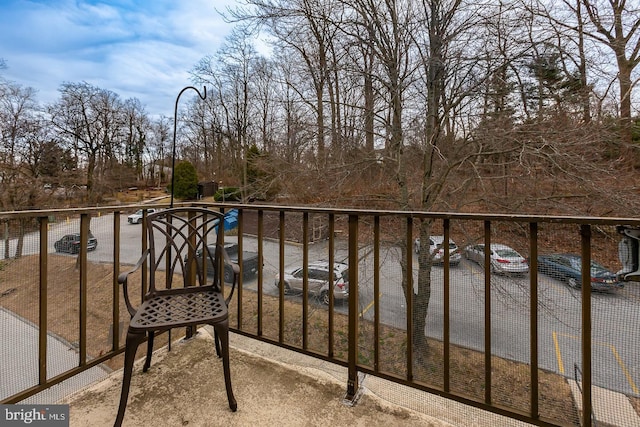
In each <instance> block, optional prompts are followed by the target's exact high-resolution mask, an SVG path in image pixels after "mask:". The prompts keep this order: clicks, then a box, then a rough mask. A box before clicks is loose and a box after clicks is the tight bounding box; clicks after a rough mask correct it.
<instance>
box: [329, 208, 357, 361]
mask: <svg viewBox="0 0 640 427" xmlns="http://www.w3.org/2000/svg"><path fill="white" fill-rule="evenodd" d="M335 227H336V224H335V216H334V214H329V248H328V251H329V274H330V277H331V276H332V275H333V264H334V263H335V258H336V254H335V230H336V229H335ZM330 280H331V279H330ZM349 292H351V289H349ZM333 297H334V295H333V292H329V312H328V319H327V321H328V325H327V326H328V335H329V336H328V338H329V339H328V342H327V347H328V348H327V353H328V356H329V357H333V356H334V340H333V334H334V323H333V321H334V319H333V304H334V301H333Z"/></svg>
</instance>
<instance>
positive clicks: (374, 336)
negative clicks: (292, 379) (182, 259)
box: [0, 203, 640, 425]
mask: <svg viewBox="0 0 640 427" xmlns="http://www.w3.org/2000/svg"><path fill="white" fill-rule="evenodd" d="M197 205H198V206H206V207H209V208H211V209H216V210H218V209H219V210H222V211H223V212H229V211H230V210H231V209H236V210H237V211H234V213H235V214H234V217H233V222H232V223H231V222H230V223H229V224H227V227H228V228H229V229H228V230H227V232H226V235H225V240H226V241H228V242H234V243H237V245H238V258H239V259H238V262H239V264H240V266H241V278H240V282H239V287H238V290H237V296H235V297H234V300H233V302H232V303H231V307H230V309H231V310H232V312H233V318H232V321H231V327H232V329H233V330H234V331H235V332H237V333H239V334H242V335H246V336H249V337H252V338H255V339H258V340H261V341H264V342H268V343H271V344H273V345H277V346H281V347H285V348H288V349H291V350H295V351H297V352H300V353H304V354H306V355H311V356H314V357H317V358H320V359H324V360H327V361H331V362H334V363H337V364H340V365H343V366H346V367H347V368H348V378H346V379H345V380H346V397H347V399H350V398H353V397H354V396H355V395H356V392H357V390H358V388H359V386H360V384H359V378H361V377H360V376H361V375H363V374H364V375H374V376H378V377H381V378H384V379H387V380H391V381H395V382H397V383H400V384H404V385H408V386H410V387H414V388H416V389H419V390H423V391H427V392H430V393H435V394H438V395H440V396H444V397H447V398H450V399H454V400H456V401H459V402H463V403H465V404H468V405H472V406H475V407H479V408H482V409H486V410H488V411H491V412H494V413H498V414H502V415H506V416H509V417H512V418H515V419H518V420H523V421H527V422H530V423H533V424H538V425H559V424H560V425H563V424H566V425H572V424H574V425H575V424H580V423H581V424H583V425H592V423H594V422H596V420H595V419H594V414H593V390H595V389H597V388H602V389H606V390H611V391H614V392H616V393H619V394H622V395H624V396H626V397H627V398H628V399H630V401H632V402H637V401H638V399H639V398H640V394H639V392H638V385H637V384H638V382H639V381H640V377H639V376H640V354H638V351H637V342H638V341H639V340H640V328H638V319H637V313H638V308H639V306H640V291H639V288H640V284H638V283H636V282H626V283H620V284H615V283H607V282H608V281H609V279H608V278H603V277H601V276H600V272H598V268H599V267H598V266H597V265H595V264H592V261H597V262H598V263H599V264H602V265H603V266H605V267H606V268H608V269H609V270H610V271H612V272H613V273H616V272H617V271H618V270H620V269H621V268H622V267H621V265H620V261H619V258H620V256H619V255H620V253H619V250H620V248H619V245H620V242H621V238H622V236H621V235H620V233H619V227H620V226H628V227H640V220H637V219H632V218H587V217H549V216H518V215H481V214H477V215H474V214H456V213H428V212H405V211H376V210H343V209H322V208H296V207H281V206H255V205H230V204H215V205H208V204H202V203H198V204H197ZM151 207H153V208H163V207H166V206H162V205H157V206H151V205H144V206H143V205H136V206H118V207H104V208H88V209H66V210H49V211H23V212H4V213H0V224H2V225H3V231H2V233H3V234H2V237H3V239H2V244H1V245H0V314H3V316H10V317H11V322H23V323H24V324H25V325H30V326H31V327H33V328H34V329H35V331H36V333H35V335H34V336H33V338H29V337H28V336H27V335H25V334H20V332H19V331H17V330H16V331H14V332H15V333H16V334H18V335H17V336H13V335H12V336H8V337H4V340H7V341H10V345H13V344H17V343H18V341H21V344H25V342H23V341H27V343H26V345H27V347H28V350H25V351H26V352H27V353H28V354H23V357H21V358H23V359H26V360H30V361H31V362H29V363H30V365H29V364H28V365H29V366H30V368H29V369H30V372H29V373H28V374H27V375H25V374H24V373H20V374H17V373H15V372H13V371H12V368H11V366H13V365H12V363H13V361H12V360H3V361H2V365H3V366H5V369H6V370H7V372H2V377H3V381H5V378H6V379H7V380H6V383H7V386H6V387H4V388H3V389H2V392H3V395H0V400H1V401H2V403H15V402H20V401H25V400H27V401H28V399H33V398H35V396H37V395H38V393H42V392H43V391H44V390H47V389H50V388H55V387H54V386H56V385H58V384H61V383H64V382H65V381H67V380H69V379H71V378H73V377H78V376H79V375H80V374H82V373H86V372H87V371H89V370H91V369H95V368H96V367H98V366H101V367H103V366H106V367H108V368H110V369H116V368H118V367H119V363H120V358H119V357H118V356H119V355H120V353H122V351H123V340H122V339H121V333H122V331H123V330H126V325H127V322H128V318H127V317H128V316H127V313H126V310H123V307H122V296H121V291H120V289H119V287H118V284H117V276H118V274H119V272H120V271H122V270H124V269H126V268H127V266H128V265H130V264H133V263H134V262H135V261H136V260H137V258H138V256H139V254H140V253H141V251H142V250H144V249H145V248H146V246H147V244H148V242H147V241H146V237H145V236H146V233H144V225H136V224H129V223H128V222H127V221H126V219H124V218H123V216H125V215H128V214H129V213H133V212H134V211H136V210H137V209H139V208H151ZM71 234H77V239H76V240H75V241H74V243H73V244H71V246H64V236H67V235H71ZM94 237H95V238H96V239H97V242H98V243H97V248H95V249H93V248H92V247H91V245H90V241H91V239H92V238H94ZM444 242H450V244H445V243H444ZM498 244H503V245H507V246H509V247H510V248H512V249H515V250H516V251H517V252H519V253H520V254H521V255H522V256H523V258H524V259H525V261H524V262H523V261H522V260H519V261H517V262H516V260H515V259H514V258H513V257H511V258H509V257H503V258H501V259H500V260H498V258H500V256H499V255H495V257H494V259H492V254H491V252H490V250H489V248H497V247H498V246H497V245H498ZM478 245H484V246H478ZM474 248H475V249H476V250H475V253H474V252H473V250H474ZM477 248H481V249H480V250H479V251H478V249H477ZM88 249H93V250H88ZM65 251H68V252H69V253H66V252H65ZM76 251H77V253H76ZM565 253H572V254H574V255H576V257H575V258H573V261H572V262H574V265H573V266H571V265H569V266H567V267H568V268H573V269H577V271H578V275H577V276H575V277H574V278H573V280H572V279H571V276H570V273H567V272H566V271H564V270H562V271H561V270H560V269H559V267H558V268H556V267H551V266H550V265H549V264H547V260H548V258H549V257H548V256H547V255H557V254H565ZM478 254H480V255H481V258H478ZM16 255H18V256H17V257H16ZM635 256H637V254H636V255H635ZM253 257H257V259H258V263H257V271H248V270H249V267H247V266H248V265H249V264H248V263H247V262H246V261H247V260H248V258H253ZM474 259H475V261H474ZM575 260H577V261H575ZM576 262H577V264H575V263H576ZM251 270H253V268H251ZM330 271H331V272H330ZM329 277H332V280H331V281H333V283H330V281H329V280H328V278H329ZM622 285H624V287H622ZM139 287H140V295H142V294H143V293H144V291H145V287H146V282H145V277H144V275H143V274H142V275H140V278H139ZM4 318H5V317H0V322H2V321H3V320H2V319H4ZM16 319H17V320H16ZM12 324H13V323H12ZM20 324H22V323H20ZM4 329H5V330H7V328H4ZM176 333H180V332H179V331H177V332H176ZM167 339H168V338H167ZM11 340H14V342H13V343H11ZM166 341H167V340H166V339H165V342H166ZM59 342H62V343H64V344H65V345H67V346H68V347H69V348H70V349H73V350H74V353H73V354H74V359H73V360H72V362H61V361H60V360H57V356H56V355H55V354H54V352H53V350H52V347H53V346H54V344H55V345H58V343H59ZM162 344H163V343H162V340H159V342H158V345H162ZM14 357H15V356H14ZM21 362H24V360H22V361H21ZM54 365H55V367H54ZM574 367H575V369H574ZM574 372H580V376H579V377H578V375H574ZM18 376H20V378H21V379H20V380H18V379H17V377H18ZM574 385H575V386H576V387H574ZM575 390H579V391H578V392H577V394H576V392H575ZM638 407H640V405H638ZM577 408H580V410H579V409H577Z"/></svg>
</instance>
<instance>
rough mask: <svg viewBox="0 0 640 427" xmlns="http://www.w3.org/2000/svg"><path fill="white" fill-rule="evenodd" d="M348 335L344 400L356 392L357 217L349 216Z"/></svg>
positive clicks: (350, 398)
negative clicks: (346, 377)
mask: <svg viewBox="0 0 640 427" xmlns="http://www.w3.org/2000/svg"><path fill="white" fill-rule="evenodd" d="M348 317H349V333H348V341H349V347H348V356H347V359H348V360H347V364H348V379H347V394H346V396H345V400H349V401H353V400H354V399H355V397H356V393H357V391H358V215H349V314H348Z"/></svg>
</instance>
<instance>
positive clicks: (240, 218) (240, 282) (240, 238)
mask: <svg viewBox="0 0 640 427" xmlns="http://www.w3.org/2000/svg"><path fill="white" fill-rule="evenodd" d="M243 212H244V210H243V209H238V265H239V266H240V277H238V288H237V291H236V292H238V298H236V303H237V305H236V310H237V322H238V329H240V330H242V300H243V298H242V295H243V289H244V274H245V272H244V268H243V267H242V265H243V264H244V262H242V258H243V254H244V248H243V246H244V221H243Z"/></svg>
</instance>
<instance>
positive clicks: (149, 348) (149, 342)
mask: <svg viewBox="0 0 640 427" xmlns="http://www.w3.org/2000/svg"><path fill="white" fill-rule="evenodd" d="M155 335H156V334H155V332H154V331H149V339H148V340H147V358H146V359H145V361H144V366H143V367H142V372H147V371H148V370H149V366H151V356H152V355H153V338H154V337H155Z"/></svg>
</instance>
